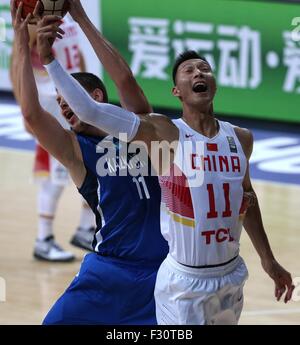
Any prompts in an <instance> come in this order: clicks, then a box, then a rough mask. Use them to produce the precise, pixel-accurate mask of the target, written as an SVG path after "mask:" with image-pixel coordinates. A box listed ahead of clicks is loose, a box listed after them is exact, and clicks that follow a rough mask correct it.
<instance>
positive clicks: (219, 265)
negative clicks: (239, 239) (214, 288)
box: [178, 255, 238, 268]
mask: <svg viewBox="0 0 300 345" xmlns="http://www.w3.org/2000/svg"><path fill="white" fill-rule="evenodd" d="M237 257H238V255H236V256H235V257H234V258H232V259H230V260H229V261H226V262H223V263H221V264H217V265H207V266H189V265H185V264H182V263H181V262H178V263H179V264H180V265H182V266H186V267H190V268H214V267H221V266H225V265H227V264H229V263H230V262H232V261H233V260H235V259H236V258H237Z"/></svg>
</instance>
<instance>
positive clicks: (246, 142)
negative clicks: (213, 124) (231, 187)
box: [236, 128, 294, 303]
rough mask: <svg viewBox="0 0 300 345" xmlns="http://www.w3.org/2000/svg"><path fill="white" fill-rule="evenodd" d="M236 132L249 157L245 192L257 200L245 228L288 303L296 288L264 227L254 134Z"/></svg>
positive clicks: (276, 287) (276, 289) (278, 292)
mask: <svg viewBox="0 0 300 345" xmlns="http://www.w3.org/2000/svg"><path fill="white" fill-rule="evenodd" d="M236 132H237V135H238V137H239V139H240V142H241V144H242V146H243V149H244V152H245V155H246V157H247V159H248V167H247V172H246V175H245V178H244V181H243V187H244V192H245V193H246V194H247V193H249V194H252V195H254V196H255V202H253V203H252V205H251V207H249V208H248V209H247V213H246V216H245V220H244V228H245V230H246V232H247V234H248V236H249V237H250V240H251V242H252V244H253V246H254V248H255V249H256V251H257V253H258V255H259V257H260V260H261V264H262V267H263V268H264V270H265V271H266V273H267V274H268V275H269V276H270V277H271V278H272V279H273V281H274V283H275V297H276V299H277V300H278V301H279V300H280V298H281V297H282V295H283V294H284V293H285V292H286V295H285V298H284V302H285V303H287V302H288V301H289V300H290V299H291V297H292V293H293V289H294V286H293V284H292V277H291V274H290V273H289V272H287V271H286V270H285V269H284V268H283V267H282V266H281V265H280V264H279V263H278V262H277V261H276V259H275V257H274V255H273V252H272V250H271V246H270V243H269V240H268V237H267V234H266V232H265V229H264V225H263V221H262V217H261V212H260V207H259V203H258V200H257V197H256V194H255V191H254V189H253V186H252V184H251V180H250V174H249V159H250V157H251V154H252V148H253V137H252V134H251V133H250V132H249V131H248V130H245V129H241V128H239V129H237V130H236Z"/></svg>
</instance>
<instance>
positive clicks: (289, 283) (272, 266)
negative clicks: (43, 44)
mask: <svg viewBox="0 0 300 345" xmlns="http://www.w3.org/2000/svg"><path fill="white" fill-rule="evenodd" d="M262 266H263V268H264V270H265V271H266V272H267V273H268V275H269V276H270V277H271V278H272V279H273V281H274V283H275V297H276V299H277V301H279V300H280V299H281V297H282V296H283V295H284V293H285V297H284V303H287V302H288V301H289V300H290V299H291V298H292V295H293V291H294V288H295V286H294V285H293V280H292V276H291V274H290V273H289V272H288V271H286V270H285V269H284V268H283V267H282V266H281V265H279V263H278V262H277V261H276V260H272V261H267V262H265V261H262Z"/></svg>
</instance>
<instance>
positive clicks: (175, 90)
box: [172, 85, 180, 97]
mask: <svg viewBox="0 0 300 345" xmlns="http://www.w3.org/2000/svg"><path fill="white" fill-rule="evenodd" d="M172 94H173V96H175V97H180V91H179V89H178V88H177V86H176V85H175V86H174V87H173V89H172Z"/></svg>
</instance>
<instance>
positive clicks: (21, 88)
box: [16, 45, 41, 122]
mask: <svg viewBox="0 0 300 345" xmlns="http://www.w3.org/2000/svg"><path fill="white" fill-rule="evenodd" d="M18 56H19V59H18V67H17V77H16V80H17V89H18V97H19V102H20V105H21V109H22V113H23V116H24V118H25V120H26V121H29V122H31V121H33V120H34V119H35V118H37V114H38V113H39V111H40V109H41V106H40V103H39V98H38V91H37V88H36V83H35V79H34V76H33V70H32V65H31V58H30V48H29V46H25V45H23V46H22V45H19V46H18Z"/></svg>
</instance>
